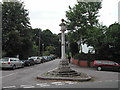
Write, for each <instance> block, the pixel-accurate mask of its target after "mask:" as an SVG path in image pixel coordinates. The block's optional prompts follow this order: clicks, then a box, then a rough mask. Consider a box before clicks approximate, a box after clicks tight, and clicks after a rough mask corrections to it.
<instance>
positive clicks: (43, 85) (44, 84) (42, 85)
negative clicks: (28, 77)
mask: <svg viewBox="0 0 120 90" xmlns="http://www.w3.org/2000/svg"><path fill="white" fill-rule="evenodd" d="M36 85H38V86H40V87H47V86H50V85H49V84H47V83H39V84H36Z"/></svg>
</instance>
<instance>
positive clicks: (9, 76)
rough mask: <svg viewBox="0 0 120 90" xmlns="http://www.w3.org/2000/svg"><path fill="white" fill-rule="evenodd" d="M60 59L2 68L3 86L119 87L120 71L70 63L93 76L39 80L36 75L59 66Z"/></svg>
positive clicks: (79, 70)
mask: <svg viewBox="0 0 120 90" xmlns="http://www.w3.org/2000/svg"><path fill="white" fill-rule="evenodd" d="M59 61H60V60H59V59H56V60H53V61H50V62H46V63H43V64H37V65H34V66H30V67H25V68H19V69H16V70H2V71H0V72H2V77H0V80H1V81H2V87H3V88H6V89H7V88H14V89H15V88H118V86H119V85H118V82H119V80H118V75H119V74H120V73H118V72H111V71H96V70H95V69H93V68H85V67H79V66H76V65H73V64H70V67H71V68H72V69H74V70H76V71H78V72H83V73H86V74H89V75H90V76H92V77H93V79H92V80H91V81H88V82H72V81H45V80H44V81H43V80H37V79H36V76H38V75H39V74H42V73H45V72H47V71H50V70H53V69H55V68H57V67H58V65H59Z"/></svg>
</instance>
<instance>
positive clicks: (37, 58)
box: [28, 56, 41, 64]
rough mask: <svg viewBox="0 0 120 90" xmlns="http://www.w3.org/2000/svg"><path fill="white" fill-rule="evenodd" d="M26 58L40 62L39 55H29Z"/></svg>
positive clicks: (36, 62)
mask: <svg viewBox="0 0 120 90" xmlns="http://www.w3.org/2000/svg"><path fill="white" fill-rule="evenodd" d="M28 59H31V60H34V62H35V64H40V63H41V59H40V57H39V56H32V57H29V58H28Z"/></svg>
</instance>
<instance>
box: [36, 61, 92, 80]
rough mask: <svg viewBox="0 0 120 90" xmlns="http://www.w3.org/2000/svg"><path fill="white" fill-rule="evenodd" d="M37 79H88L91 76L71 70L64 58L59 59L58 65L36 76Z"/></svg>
mask: <svg viewBox="0 0 120 90" xmlns="http://www.w3.org/2000/svg"><path fill="white" fill-rule="evenodd" d="M37 79H39V80H64V81H89V80H91V79H92V78H91V77H90V76H89V75H87V74H85V73H82V72H76V71H75V70H72V69H71V68H70V67H69V65H68V62H67V61H66V60H62V61H60V64H59V67H58V68H57V69H55V70H53V71H49V72H46V73H44V74H41V75H39V76H37Z"/></svg>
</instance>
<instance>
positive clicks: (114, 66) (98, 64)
mask: <svg viewBox="0 0 120 90" xmlns="http://www.w3.org/2000/svg"><path fill="white" fill-rule="evenodd" d="M93 67H95V68H96V69H97V70H98V71H101V70H113V71H119V72H120V65H119V64H118V63H116V62H114V61H110V60H94V62H93Z"/></svg>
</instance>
